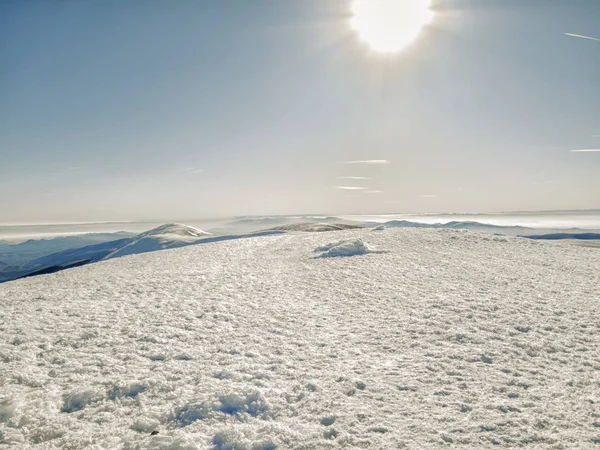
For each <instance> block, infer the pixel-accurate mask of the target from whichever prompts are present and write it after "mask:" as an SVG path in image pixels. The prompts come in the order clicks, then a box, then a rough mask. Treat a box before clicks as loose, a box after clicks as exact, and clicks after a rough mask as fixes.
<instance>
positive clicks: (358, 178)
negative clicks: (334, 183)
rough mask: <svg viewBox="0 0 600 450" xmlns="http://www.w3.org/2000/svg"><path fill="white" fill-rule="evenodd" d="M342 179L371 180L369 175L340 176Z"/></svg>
mask: <svg viewBox="0 0 600 450" xmlns="http://www.w3.org/2000/svg"><path fill="white" fill-rule="evenodd" d="M338 178H339V179H340V180H370V178H369V177H338Z"/></svg>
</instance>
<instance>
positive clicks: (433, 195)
mask: <svg viewBox="0 0 600 450" xmlns="http://www.w3.org/2000/svg"><path fill="white" fill-rule="evenodd" d="M419 197H421V198H437V195H435V194H421V195H419Z"/></svg>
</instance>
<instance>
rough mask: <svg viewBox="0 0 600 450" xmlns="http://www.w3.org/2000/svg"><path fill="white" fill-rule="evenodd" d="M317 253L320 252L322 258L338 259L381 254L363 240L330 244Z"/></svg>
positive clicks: (320, 248)
mask: <svg viewBox="0 0 600 450" xmlns="http://www.w3.org/2000/svg"><path fill="white" fill-rule="evenodd" d="M315 252H320V253H321V255H320V256H319V257H320V258H336V257H343V256H359V255H366V254H368V253H380V252H378V251H377V250H374V249H372V248H371V247H369V245H367V244H365V243H364V242H363V241H362V240H361V239H354V240H346V241H337V242H330V243H329V244H326V245H323V246H320V247H317V248H316V249H315Z"/></svg>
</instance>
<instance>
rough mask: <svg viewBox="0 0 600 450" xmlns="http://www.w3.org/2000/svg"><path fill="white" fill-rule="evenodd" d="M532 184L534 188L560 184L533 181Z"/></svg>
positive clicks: (556, 182)
mask: <svg viewBox="0 0 600 450" xmlns="http://www.w3.org/2000/svg"><path fill="white" fill-rule="evenodd" d="M530 183H531V184H532V185H534V186H545V185H549V184H558V181H531V182H530Z"/></svg>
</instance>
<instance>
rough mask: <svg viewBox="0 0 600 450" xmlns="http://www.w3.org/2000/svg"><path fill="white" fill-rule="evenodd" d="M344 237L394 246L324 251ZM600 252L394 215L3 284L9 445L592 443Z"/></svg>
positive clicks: (4, 435) (599, 405)
mask: <svg viewBox="0 0 600 450" xmlns="http://www.w3.org/2000/svg"><path fill="white" fill-rule="evenodd" d="M340 239H341V240H342V241H346V242H350V243H352V242H357V241H358V240H362V241H363V243H364V245H365V246H368V247H370V248H376V249H378V250H380V251H385V252H386V253H376V254H365V255H358V256H352V257H337V258H315V257H314V256H315V253H314V251H313V250H314V249H315V248H317V247H323V246H326V245H327V244H328V243H331V242H334V241H335V242H337V241H338V240H340ZM326 251H327V250H326ZM598 268H600V253H598V252H597V250H596V249H590V248H579V247H562V246H556V245H552V244H547V243H541V242H536V241H529V240H525V239H515V238H504V237H494V236H488V235H478V234H473V233H468V232H461V231H454V230H414V229H386V230H383V231H381V232H378V233H372V232H371V230H356V231H354V230H353V231H340V232H334V233H324V234H300V235H278V236H265V237H259V238H252V239H246V240H236V241H227V242H215V243H210V244H205V245H200V246H191V247H185V248H180V249H175V250H165V251H161V252H156V253H147V254H142V255H133V256H128V257H124V258H119V259H115V260H110V261H105V262H101V263H98V264H93V265H89V266H84V267H80V268H76V269H72V270H67V271H63V272H59V273H56V274H52V275H46V276H39V277H34V278H30V279H25V280H18V281H14V282H9V283H5V284H3V285H1V286H0V311H1V312H2V314H1V315H0V448H24V449H26V448H44V449H52V448H71V449H79V448H91V449H94V448H97V449H101V448H102V449H105V448H115V449H116V448H123V449H146V448H149V449H206V448H212V449H235V450H247V449H252V450H267V449H274V448H279V449H288V448H291V449H301V448H302V449H307V448H315V449H316V448H319V449H321V448H324V449H327V448H407V449H428V448H430V449H433V448H444V447H447V448H497V447H500V448H549V449H550V448H552V449H559V448H563V449H572V448H595V447H597V445H598V443H600V376H599V374H600V352H599V351H598V347H599V344H600V337H599V336H600V321H599V320H598V306H599V304H600V293H599V291H598V286H600V275H599V271H598ZM155 430H157V431H159V434H158V435H155V436H151V435H150V433H151V432H152V431H155Z"/></svg>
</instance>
